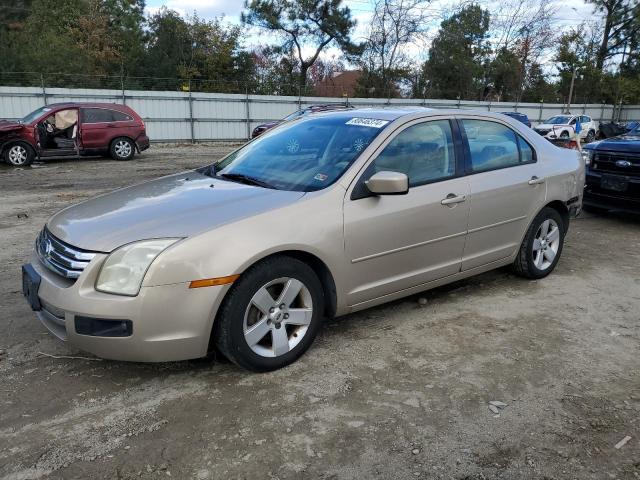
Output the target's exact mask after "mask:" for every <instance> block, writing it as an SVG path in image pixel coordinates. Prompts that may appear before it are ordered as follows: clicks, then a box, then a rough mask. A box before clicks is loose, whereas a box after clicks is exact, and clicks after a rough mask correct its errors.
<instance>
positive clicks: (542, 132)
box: [534, 128, 551, 136]
mask: <svg viewBox="0 0 640 480" xmlns="http://www.w3.org/2000/svg"><path fill="white" fill-rule="evenodd" d="M534 130H535V131H536V133H539V134H540V135H543V136H544V135H546V134H547V133H549V132H550V131H551V130H549V129H545V128H536V129H534Z"/></svg>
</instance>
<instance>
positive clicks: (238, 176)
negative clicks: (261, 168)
mask: <svg viewBox="0 0 640 480" xmlns="http://www.w3.org/2000/svg"><path fill="white" fill-rule="evenodd" d="M217 177H219V178H227V179H229V180H231V181H238V182H240V183H244V184H245V185H256V186H258V187H263V188H273V189H275V188H276V187H274V186H273V185H271V184H270V183H267V182H265V181H263V180H260V179H258V178H254V177H250V176H248V175H245V174H243V173H221V174H220V175H217Z"/></svg>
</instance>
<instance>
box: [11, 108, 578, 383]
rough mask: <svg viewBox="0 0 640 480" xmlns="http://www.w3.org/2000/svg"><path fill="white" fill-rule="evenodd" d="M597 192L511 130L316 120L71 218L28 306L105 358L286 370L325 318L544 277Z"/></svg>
mask: <svg viewBox="0 0 640 480" xmlns="http://www.w3.org/2000/svg"><path fill="white" fill-rule="evenodd" d="M583 185H584V163H583V160H582V158H581V156H580V154H579V153H578V152H576V151H573V150H567V149H560V148H557V147H555V146H554V145H552V144H551V143H549V142H548V141H546V140H545V139H544V138H543V137H541V136H540V135H538V134H537V133H535V132H534V131H532V130H530V129H529V128H527V127H526V126H525V125H523V124H522V123H520V122H518V121H515V120H512V119H510V118H508V117H505V116H503V115H495V114H491V113H484V112H465V111H462V110H449V111H447V110H429V109H399V110H386V109H379V110H375V109H360V110H348V111H342V112H331V113H321V114H314V115H310V116H307V117H303V118H300V119H298V120H295V121H293V122H287V123H285V124H283V125H281V126H279V127H276V128H274V129H273V130H270V131H268V132H266V133H265V134H264V135H261V136H260V137H259V138H258V139H256V140H254V141H252V142H250V143H248V144H246V145H244V146H243V147H241V148H240V149H238V150H236V151H234V152H232V153H231V154H229V155H228V156H226V157H225V158H223V159H221V160H220V161H218V162H217V163H215V164H213V165H209V166H206V167H203V168H200V169H198V170H195V171H190V172H187V173H180V174H177V175H171V176H167V177H163V178H159V179H157V180H153V181H150V182H148V183H143V184H141V185H136V186H132V187H128V188H124V189H121V190H117V191H115V192H112V193H108V194H106V195H102V196H99V197H96V198H93V199H91V200H89V201H86V202H84V203H81V204H79V205H75V206H71V207H69V208H66V209H65V210H62V211H61V212H59V213H57V214H56V215H54V216H53V217H52V218H51V219H49V220H48V222H47V223H46V225H45V226H44V228H43V229H42V231H41V232H40V234H39V236H38V238H37V239H36V242H35V250H34V256H33V259H32V260H31V263H29V264H27V265H24V266H23V293H24V295H25V297H26V299H27V300H28V302H29V304H30V305H31V307H32V308H33V310H35V311H36V312H37V315H38V317H39V319H40V321H41V322H42V323H43V324H44V325H45V326H46V327H47V328H48V329H49V331H50V332H51V333H53V334H54V335H55V336H57V337H58V338H60V339H61V340H65V341H67V342H69V344H71V345H74V346H76V347H77V348H80V349H82V350H85V351H88V352H92V353H94V354H95V355H98V356H100V357H104V358H108V359H117V360H128V361H145V362H147V361H148V362H158V361H170V360H183V359H190V358H196V357H202V356H206V355H207V354H208V353H209V352H211V351H213V350H216V351H218V352H221V353H222V354H224V355H225V356H226V357H228V358H229V359H230V360H232V361H233V362H235V363H236V364H238V365H240V366H241V367H244V368H247V369H250V370H254V371H266V370H272V369H276V368H279V367H282V366H284V365H287V364H289V363H291V362H293V361H294V360H296V359H297V358H298V357H300V355H302V354H303V353H304V352H305V351H306V350H307V349H308V348H309V346H310V345H311V343H312V342H313V340H314V337H315V336H316V334H317V333H318V330H319V328H320V326H321V323H322V320H323V318H326V317H333V316H338V315H343V314H346V313H349V312H354V311H357V310H361V309H364V308H368V307H371V306H374V305H378V304H381V303H384V302H388V301H390V300H394V299H397V298H400V297H404V296H407V295H411V294H413V293H416V292H420V291H423V290H426V289H429V288H433V287H436V286H438V285H442V284H445V283H449V282H453V281H456V280H459V279H461V278H465V277H469V276H472V275H476V274H478V273H481V272H484V271H487V270H491V269H494V268H497V267H501V266H504V265H512V266H513V268H514V269H515V271H516V272H517V273H519V274H520V275H522V276H524V277H527V278H533V279H538V278H542V277H545V276H546V275H548V274H549V273H550V272H551V271H552V270H553V269H554V268H555V266H556V264H557V263H558V260H559V259H560V255H561V252H562V245H563V241H564V237H565V234H566V232H567V229H568V227H569V219H570V217H571V216H573V215H576V214H577V213H578V212H579V211H580V208H581V204H582V190H583Z"/></svg>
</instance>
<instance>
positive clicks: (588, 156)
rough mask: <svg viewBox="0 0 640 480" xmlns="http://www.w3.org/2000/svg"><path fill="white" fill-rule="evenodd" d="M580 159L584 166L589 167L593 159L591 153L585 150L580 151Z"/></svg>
mask: <svg viewBox="0 0 640 480" xmlns="http://www.w3.org/2000/svg"><path fill="white" fill-rule="evenodd" d="M582 159H583V160H584V164H585V165H591V160H592V159H593V151H592V150H587V149H584V150H582Z"/></svg>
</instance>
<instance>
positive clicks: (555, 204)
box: [534, 200, 569, 234]
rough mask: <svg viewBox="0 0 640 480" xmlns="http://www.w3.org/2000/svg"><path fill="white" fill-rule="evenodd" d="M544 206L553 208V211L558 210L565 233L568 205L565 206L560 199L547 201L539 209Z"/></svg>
mask: <svg viewBox="0 0 640 480" xmlns="http://www.w3.org/2000/svg"><path fill="white" fill-rule="evenodd" d="M544 208H553V209H554V210H555V211H557V212H558V214H559V215H560V218H562V223H563V226H564V233H565V234H566V233H567V231H568V230H569V207H567V205H566V204H565V203H564V202H562V201H560V200H553V201H551V202H549V203H547V204H546V205H545V206H544V207H542V208H541V209H540V211H542V209H544ZM540 211H538V213H540ZM536 215H537V214H536ZM534 218H535V217H534Z"/></svg>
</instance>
